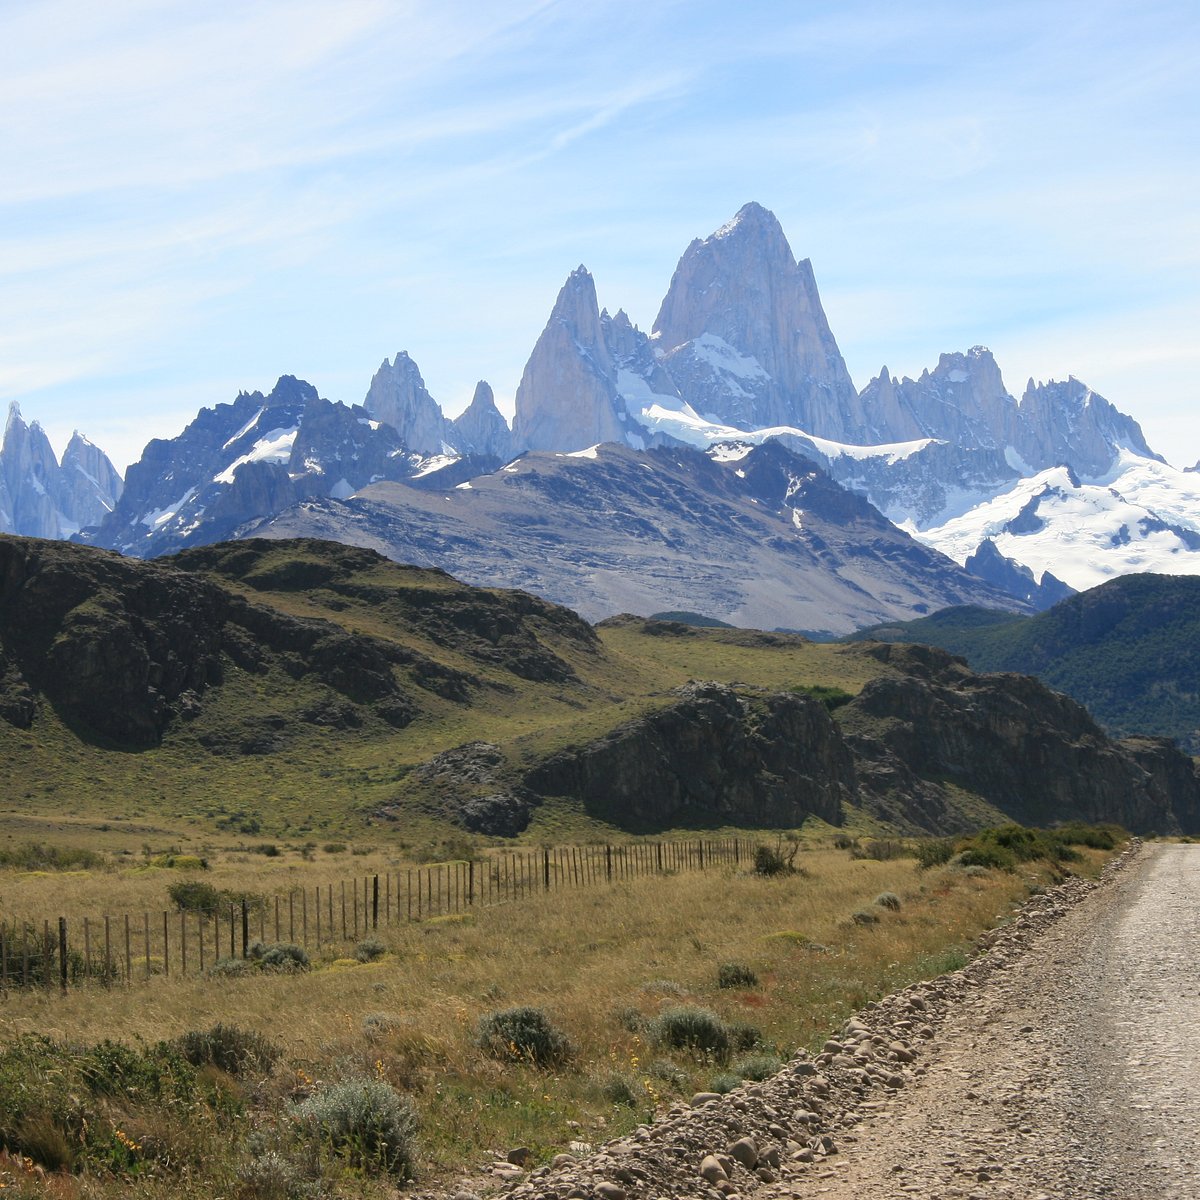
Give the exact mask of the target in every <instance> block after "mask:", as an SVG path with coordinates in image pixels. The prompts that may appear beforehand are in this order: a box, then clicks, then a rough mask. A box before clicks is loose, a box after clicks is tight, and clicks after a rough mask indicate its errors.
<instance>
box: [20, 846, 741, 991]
mask: <svg viewBox="0 0 1200 1200" xmlns="http://www.w3.org/2000/svg"><path fill="white" fill-rule="evenodd" d="M753 859H754V844H753V843H750V842H747V841H746V840H745V839H741V838H720V839H711V840H710V839H705V838H697V839H694V840H688V841H675V840H673V841H657V842H631V843H623V844H619V845H604V846H596V845H592V846H558V847H543V848H541V849H538V850H528V851H505V850H502V851H494V852H490V853H488V854H487V855H486V856H485V857H483V858H480V859H474V860H465V861H459V862H451V863H439V864H436V865H432V866H424V867H411V868H405V869H402V870H399V871H388V872H384V873H382V874H371V875H364V876H356V877H354V878H352V879H346V880H342V881H341V882H340V883H336V884H317V885H314V886H312V887H306V888H304V887H302V888H295V889H293V890H291V891H288V892H286V893H282V894H279V895H275V896H267V897H254V898H246V899H243V900H241V901H240V902H237V903H229V904H224V905H217V906H216V907H212V908H209V909H207V910H204V911H188V910H175V911H163V912H155V913H151V912H139V913H119V914H115V915H114V914H105V915H103V916H101V917H86V916H85V917H82V918H75V919H70V920H69V919H68V918H67V917H65V916H60V917H58V918H57V920H55V921H52V920H49V919H47V920H44V921H43V922H42V924H41V925H40V926H38V925H36V924H34V923H32V922H28V921H23V922H4V921H0V994H5V995H6V994H8V993H9V992H10V991H13V990H17V989H27V988H34V987H40V988H49V989H53V988H58V989H60V990H61V991H64V992H65V991H66V990H67V989H68V988H71V987H75V986H79V985H81V984H87V983H97V982H98V983H101V984H103V985H105V986H115V985H122V984H123V985H128V984H131V983H133V981H134V980H135V979H151V978H154V977H156V976H161V977H168V978H169V977H170V976H177V977H178V976H203V975H205V974H206V973H209V972H211V971H213V969H214V968H216V967H217V964H218V963H220V962H222V960H231V959H233V960H236V959H243V960H244V959H247V958H250V957H253V956H254V954H255V951H256V945H255V943H260V944H263V945H266V944H270V943H276V944H278V943H291V944H293V945H297V946H300V947H302V948H303V949H304V950H305V951H306V952H307V951H308V950H310V949H312V950H316V951H318V952H322V951H326V950H336V949H337V948H339V947H342V946H347V945H349V944H350V943H352V942H357V941H358V940H360V939H362V938H365V937H367V936H369V935H371V934H372V933H374V932H375V931H377V930H378V929H380V927H385V928H386V927H387V926H391V925H396V924H400V923H407V922H412V921H424V920H429V919H432V918H435V917H444V916H449V915H451V914H461V913H464V912H470V911H474V910H476V909H479V908H483V907H491V906H495V905H499V904H509V903H513V902H515V901H524V900H529V901H535V900H538V899H544V898H546V897H548V896H549V895H551V894H552V893H554V892H556V891H562V890H563V889H567V888H574V889H577V888H587V887H597V886H603V885H607V884H612V883H615V882H619V881H621V880H626V879H633V878H638V877H640V876H646V875H668V874H675V873H678V872H682V871H706V870H711V869H715V868H718V867H724V866H733V867H736V866H738V865H739V864H741V863H743V862H745V863H752V862H753Z"/></svg>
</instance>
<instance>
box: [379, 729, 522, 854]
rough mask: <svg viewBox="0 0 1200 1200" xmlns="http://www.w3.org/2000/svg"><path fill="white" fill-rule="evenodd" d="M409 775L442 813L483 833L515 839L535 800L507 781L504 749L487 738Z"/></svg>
mask: <svg viewBox="0 0 1200 1200" xmlns="http://www.w3.org/2000/svg"><path fill="white" fill-rule="evenodd" d="M412 778H413V781H414V782H416V783H417V784H419V785H422V786H423V787H425V788H427V789H428V791H429V793H430V794H431V796H432V797H433V803H434V807H435V809H436V811H438V812H439V813H440V814H441V815H442V816H445V817H449V818H450V820H452V821H454V822H455V823H456V824H459V825H461V826H462V827H463V828H464V829H466V830H467V831H468V832H469V833H481V834H484V835H486V836H488V837H515V836H516V835H517V834H518V833H520V832H522V830H524V829H525V828H526V827H527V826H528V825H529V820H530V817H531V816H532V814H533V810H534V808H535V807H536V806H537V805H538V804H539V803H540V802H541V801H540V797H538V796H536V795H535V794H534V793H533V792H531V791H529V789H528V788H525V787H522V786H520V785H519V784H513V783H512V782H511V780H510V779H509V773H508V769H507V761H506V759H505V757H504V752H503V751H502V750H501V749H500V747H499V746H495V745H492V743H490V742H467V743H466V744H465V745H462V746H455V747H454V748H453V749H451V750H444V751H443V752H442V753H441V754H437V755H435V756H434V757H433V758H431V759H430V760H429V762H427V763H423V764H422V765H421V766H420V767H418V768H417V769H416V770H415V771H413V773H412ZM382 815H383V816H385V817H387V816H389V815H390V814H389V813H388V812H386V811H385V812H384V813H383V814H382Z"/></svg>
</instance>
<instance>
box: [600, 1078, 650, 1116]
mask: <svg viewBox="0 0 1200 1200" xmlns="http://www.w3.org/2000/svg"><path fill="white" fill-rule="evenodd" d="M600 1094H601V1095H602V1096H603V1097H604V1098H605V1100H607V1101H608V1102H609V1104H616V1105H618V1106H619V1107H621V1108H636V1107H637V1105H638V1102H639V1101H640V1100H642V1099H643V1098H644V1093H643V1091H642V1089H641V1088H640V1087H638V1082H637V1080H636V1079H633V1078H631V1077H630V1076H629V1075H623V1074H621V1073H620V1072H619V1071H613V1072H611V1073H610V1074H608V1075H605V1076H604V1077H603V1078H602V1079H601V1080H600Z"/></svg>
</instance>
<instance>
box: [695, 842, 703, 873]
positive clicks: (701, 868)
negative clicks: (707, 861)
mask: <svg viewBox="0 0 1200 1200" xmlns="http://www.w3.org/2000/svg"><path fill="white" fill-rule="evenodd" d="M696 849H697V850H698V851H699V854H700V870H702V871H703V870H704V839H703V838H698V839H697V840H696Z"/></svg>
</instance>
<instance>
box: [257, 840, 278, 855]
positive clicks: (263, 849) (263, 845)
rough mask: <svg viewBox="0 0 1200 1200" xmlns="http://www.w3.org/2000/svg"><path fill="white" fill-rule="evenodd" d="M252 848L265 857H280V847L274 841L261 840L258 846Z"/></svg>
mask: <svg viewBox="0 0 1200 1200" xmlns="http://www.w3.org/2000/svg"><path fill="white" fill-rule="evenodd" d="M250 849H251V850H252V851H253V853H255V854H261V855H263V857H264V858H278V857H279V853H280V851H279V847H278V846H277V845H275V843H274V842H259V844H258V845H257V846H251V847H250Z"/></svg>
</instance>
